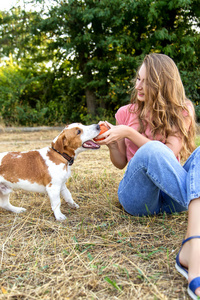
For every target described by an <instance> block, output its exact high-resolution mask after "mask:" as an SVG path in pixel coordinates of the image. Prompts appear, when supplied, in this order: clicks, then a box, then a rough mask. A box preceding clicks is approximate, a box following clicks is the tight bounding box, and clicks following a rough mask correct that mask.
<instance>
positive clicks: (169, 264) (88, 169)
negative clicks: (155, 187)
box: [0, 131, 189, 300]
mask: <svg viewBox="0 0 200 300" xmlns="http://www.w3.org/2000/svg"><path fill="white" fill-rule="evenodd" d="M56 135H57V132H56V131H52V132H39V133H38V132H37V133H17V134H8V133H7V134H1V135H0V138H1V142H0V151H8V150H29V149H35V148H40V147H44V146H46V145H49V144H50V140H52V139H53V138H54V137H55V136H56ZM123 172H124V171H119V170H117V169H116V168H115V167H114V166H113V165H112V164H111V162H110V160H109V154H108V150H107V148H106V147H102V148H101V150H99V151H88V152H84V153H82V154H80V155H79V157H78V158H77V160H76V161H75V163H74V165H73V166H72V177H71V179H70V180H69V182H68V186H69V189H70V191H71V193H72V195H73V197H74V200H75V201H76V202H77V203H78V204H79V206H80V209H79V210H72V209H70V208H69V207H68V206H67V204H66V203H64V202H62V206H61V209H62V212H63V213H65V214H66V215H67V220H66V221H64V222H57V221H55V219H54V216H53V213H52V211H51V208H50V202H49V199H48V197H47V196H45V195H39V194H34V193H27V192H23V191H17V192H13V193H12V195H11V203H13V204H14V205H18V206H23V207H25V208H26V209H27V211H26V212H25V213H23V214H19V215H15V214H13V213H10V212H8V211H5V210H3V209H0V217H1V225H0V288H1V290H0V299H29V300H31V299H34V300H35V299H37V300H38V299H59V300H60V299H70V300H72V299H74V300H75V299H91V300H92V299H101V300H104V299H109V300H110V299H111V300H112V299H123V300H124V299H150V300H151V299H154V300H155V299H170V300H172V299H189V297H188V296H187V292H186V287H187V282H186V280H184V279H183V278H182V277H181V276H180V275H179V274H178V273H177V271H176V270H175V267H174V264H175V256H176V254H177V252H178V251H179V248H180V245H181V240H182V238H183V237H184V233H185V230H186V225H187V214H186V213H181V214H177V215H159V216H151V217H142V218H139V217H132V216H130V215H128V214H127V213H125V212H124V211H123V209H122V208H121V207H120V205H119V204H118V200H117V187H118V184H119V181H120V179H121V178H122V176H123Z"/></svg>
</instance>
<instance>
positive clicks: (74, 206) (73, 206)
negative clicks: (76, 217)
mask: <svg viewBox="0 0 200 300" xmlns="http://www.w3.org/2000/svg"><path fill="white" fill-rule="evenodd" d="M68 205H69V206H70V207H71V208H76V209H77V208H79V205H78V204H76V203H75V202H73V203H68Z"/></svg>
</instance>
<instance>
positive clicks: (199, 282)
mask: <svg viewBox="0 0 200 300" xmlns="http://www.w3.org/2000/svg"><path fill="white" fill-rule="evenodd" d="M192 239H200V236H199V235H194V236H190V237H189V238H187V239H185V240H183V241H182V245H181V249H182V247H183V245H184V244H185V243H186V242H188V241H189V240H192ZM181 249H180V251H179V253H178V255H177V256H176V264H175V267H176V269H177V271H178V272H179V273H180V274H181V275H183V276H184V277H185V278H186V279H188V270H187V268H185V267H184V266H183V265H181V263H180V260H179V255H180V252H181ZM198 287H200V277H196V278H194V279H193V280H192V281H191V282H190V283H189V285H188V289H187V292H188V294H189V295H190V297H191V298H192V299H194V300H197V299H200V297H199V296H197V295H196V294H195V290H196V289H197V288H198Z"/></svg>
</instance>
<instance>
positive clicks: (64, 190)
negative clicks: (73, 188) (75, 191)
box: [61, 184, 79, 208]
mask: <svg viewBox="0 0 200 300" xmlns="http://www.w3.org/2000/svg"><path fill="white" fill-rule="evenodd" d="M61 195H62V196H63V198H64V200H65V201H66V202H67V203H68V205H69V206H70V207H73V208H79V205H78V204H76V202H74V200H73V198H72V195H71V193H70V191H69V190H68V188H67V187H66V185H65V184H63V185H62V187H61Z"/></svg>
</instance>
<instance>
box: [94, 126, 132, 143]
mask: <svg viewBox="0 0 200 300" xmlns="http://www.w3.org/2000/svg"><path fill="white" fill-rule="evenodd" d="M101 124H104V125H105V126H106V127H107V128H108V129H109V130H107V131H106V132H104V133H103V134H101V135H99V136H98V138H100V139H102V138H104V139H103V140H101V141H97V144H99V145H107V146H111V147H112V145H111V144H115V143H116V142H117V141H120V140H121V139H124V138H125V137H126V131H127V130H128V128H129V127H128V126H126V125H112V124H110V123H109V122H107V121H105V122H102V121H101V122H99V125H101ZM113 146H114V145H113Z"/></svg>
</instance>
